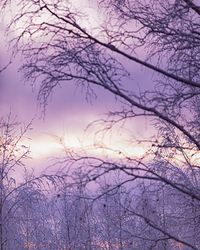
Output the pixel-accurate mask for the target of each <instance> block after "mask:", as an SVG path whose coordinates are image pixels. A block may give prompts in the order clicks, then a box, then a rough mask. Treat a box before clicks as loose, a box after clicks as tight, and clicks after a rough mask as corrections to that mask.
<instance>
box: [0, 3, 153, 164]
mask: <svg viewBox="0 0 200 250" xmlns="http://www.w3.org/2000/svg"><path fill="white" fill-rule="evenodd" d="M77 2H78V1H77ZM82 3H83V2H82ZM89 11H90V10H89ZM92 15H93V17H95V14H94V13H92ZM1 33H2V34H1V47H0V54H1V57H0V67H3V66H4V65H5V64H6V63H7V62H8V61H9V56H10V55H9V52H8V48H7V41H6V38H5V35H4V32H3V29H2V31H1ZM21 64H22V60H21V59H20V58H19V57H17V58H15V60H14V61H13V63H12V64H11V65H10V66H9V67H8V68H7V69H6V70H5V71H4V72H3V73H2V74H1V75H0V115H1V116H3V115H5V114H7V113H8V112H9V111H10V110H11V111H12V113H13V114H15V115H17V117H18V120H20V121H21V122H22V123H27V122H29V121H30V120H31V119H33V118H34V121H33V128H34V130H33V131H32V132H31V134H30V136H31V138H32V141H31V142H30V149H31V151H32V154H31V156H32V157H33V159H34V164H35V163H37V162H38V161H39V162H41V161H44V160H45V159H46V158H47V157H49V156H52V155H55V154H57V153H58V152H59V151H60V145H58V143H57V141H56V139H55V137H54V135H56V136H64V137H65V138H66V139H65V143H66V146H67V147H74V148H78V147H81V146H83V147H84V146H85V145H90V144H93V143H99V142H100V140H101V139H102V138H101V139H100V138H97V136H95V134H94V131H95V129H93V128H92V129H90V130H89V131H87V132H84V129H85V128H86V126H87V125H88V124H89V123H91V122H92V121H94V120H97V119H99V118H105V116H104V115H103V114H104V113H107V112H108V111H109V110H116V109H117V107H118V106H119V104H118V103H117V102H116V101H115V99H114V97H113V96H111V95H110V94H108V93H106V92H105V91H104V90H102V89H98V90H96V95H97V98H95V97H93V98H91V100H89V101H86V98H85V92H84V91H82V90H81V88H76V87H75V86H74V84H73V82H72V83H71V84H69V83H68V82H67V83H66V84H63V86H62V88H60V89H58V88H57V89H56V91H55V93H54V94H53V96H52V97H51V99H50V101H49V105H48V107H47V112H46V115H45V117H43V118H41V116H42V109H41V107H40V106H39V103H38V102H37V88H34V89H32V88H31V84H30V83H29V82H25V81H24V79H23V74H22V72H18V69H19V67H20V66H21ZM128 66H129V65H128ZM129 68H130V70H131V73H132V75H133V76H134V79H135V81H134V84H136V85H137V84H142V85H145V84H148V78H149V77H151V74H150V76H149V75H148V74H147V72H146V71H145V70H142V69H141V67H140V66H138V65H130V66H129ZM129 84H133V82H131V83H129ZM143 133H144V134H148V133H149V127H148V124H147V123H146V122H145V121H144V120H138V121H134V122H131V123H130V124H129V125H128V126H127V127H126V130H125V131H123V133H122V132H119V131H118V132H117V133H115V132H113V133H112V136H109V137H108V138H104V144H106V146H109V147H112V148H113V146H114V148H116V149H118V148H119V149H120V150H122V149H124V150H126V151H127V152H129V153H130V154H134V155H141V154H142V153H143V152H144V150H143V149H142V146H140V147H135V148H134V147H133V146H131V147H130V148H128V145H129V144H130V141H129V139H130V140H131V137H135V136H137V135H139V134H140V135H142V134H143ZM126 143H127V144H126ZM39 165H40V164H39Z"/></svg>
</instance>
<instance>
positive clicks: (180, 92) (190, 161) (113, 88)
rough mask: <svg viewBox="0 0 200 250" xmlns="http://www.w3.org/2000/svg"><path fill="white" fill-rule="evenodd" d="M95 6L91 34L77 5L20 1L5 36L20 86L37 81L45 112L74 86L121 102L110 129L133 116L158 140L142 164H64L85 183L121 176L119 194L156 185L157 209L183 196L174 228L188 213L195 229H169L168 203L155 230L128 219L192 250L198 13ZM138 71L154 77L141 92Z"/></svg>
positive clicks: (166, 7) (149, 5)
mask: <svg viewBox="0 0 200 250" xmlns="http://www.w3.org/2000/svg"><path fill="white" fill-rule="evenodd" d="M96 2H97V3H98V4H99V5H98V6H99V9H101V10H102V12H103V13H104V20H105V23H104V24H103V25H102V26H99V27H97V28H98V29H96V30H95V31H94V29H92V28H91V26H88V25H87V24H84V19H86V13H85V15H84V16H83V14H82V13H81V11H78V10H77V9H75V8H74V7H73V3H71V4H70V3H65V2H64V1H61V0H57V1H56V2H55V1H45V0H38V1H33V0H31V1H30V0H29V1H26V0H21V1H19V5H18V8H19V12H18V14H17V15H16V16H15V17H14V18H13V19H12V21H11V23H10V25H9V28H10V30H17V34H16V33H15V34H14V35H13V42H14V45H15V52H22V54H23V56H24V64H23V66H22V70H23V72H24V74H25V77H26V79H28V80H32V81H33V83H35V82H36V81H37V82H40V90H39V94H38V98H39V101H40V103H41V104H42V105H43V106H44V107H46V104H47V103H48V98H49V95H50V94H51V93H52V92H53V91H54V90H55V89H56V87H57V86H60V85H61V84H64V83H65V84H66V82H67V81H69V82H71V81H73V83H78V84H80V85H81V86H84V87H85V89H86V93H87V94H88V95H90V94H91V93H92V92H93V90H96V89H97V87H101V88H103V89H105V91H107V92H108V93H109V94H111V95H113V96H115V97H116V98H117V100H118V106H117V107H118V109H119V110H117V108H116V110H114V111H112V112H110V113H109V117H108V120H107V121H106V120H104V121H103V123H104V125H106V128H111V127H112V126H114V125H115V124H117V123H118V122H121V121H129V122H131V121H133V120H134V119H137V118H138V117H144V118H145V119H148V120H149V122H150V124H151V126H152V127H153V129H154V131H155V132H154V134H153V136H152V138H151V139H149V137H148V138H145V139H143V140H141V138H140V140H139V141H138V142H139V143H143V145H144V147H146V148H148V150H147V154H146V157H143V158H141V159H138V158H135V157H129V156H126V155H123V154H122V155H123V156H124V157H122V158H121V160H113V159H98V158H95V157H90V156H84V157H80V156H77V155H76V154H74V155H73V154H71V152H70V154H69V155H68V159H67V160H66V162H67V163H68V164H71V163H75V164H76V166H78V167H81V168H82V167H83V166H86V165H87V173H86V174H85V182H90V181H94V180H96V179H98V178H100V177H101V176H102V175H106V174H108V173H111V172H114V171H116V170H119V171H121V172H122V174H123V180H122V181H121V183H120V184H119V185H121V186H123V185H125V184H126V183H132V185H133V187H136V186H137V185H135V182H137V181H138V180H143V181H145V182H147V183H153V184H154V183H159V184H160V185H161V187H162V188H161V190H162V191H161V193H162V195H163V196H162V197H163V198H162V200H163V201H164V200H167V198H166V194H169V193H173V195H172V197H171V201H170V202H171V203H170V204H173V202H175V201H176V198H177V197H179V200H180V203H178V204H177V209H175V210H174V211H173V212H174V214H175V215H177V216H178V218H179V220H181V216H180V214H184V216H185V218H184V221H185V222H186V221H187V220H189V215H188V214H187V211H188V210H187V209H188V207H190V206H189V205H188V204H192V207H193V208H195V209H194V210H195V212H194V213H193V214H192V217H193V219H192V221H193V222H195V223H194V224H193V223H192V222H191V227H190V228H189V229H188V230H185V232H184V233H180V232H179V231H178V228H177V230H176V231H174V230H173V227H174V224H175V222H173V220H170V219H169V220H168V213H169V211H170V209H172V207H173V206H171V208H169V207H168V206H167V203H162V207H163V216H164V217H162V221H160V222H159V223H157V222H158V221H156V217H153V218H151V217H149V215H144V214H143V213H140V212H138V211H136V210H135V209H132V213H134V215H135V216H137V217H138V218H140V219H141V220H143V222H144V223H145V224H146V225H148V226H149V227H151V228H154V229H155V230H156V231H157V232H158V233H159V234H161V236H162V237H164V239H165V241H168V242H170V241H173V242H176V244H181V245H183V246H185V247H186V248H187V249H188V248H189V249H198V248H199V247H200V239H198V236H197V235H195V234H192V236H187V237H186V234H187V232H186V231H190V230H191V228H193V230H194V228H196V226H195V225H197V224H196V223H197V222H196V221H198V218H199V211H197V210H198V204H199V202H200V191H199V185H200V183H199V173H200V172H199V160H198V159H199V157H198V155H199V150H200V141H199V138H200V137H199V127H200V123H199V117H200V111H199V103H200V102H199V93H200V92H199V89H200V81H199V79H200V70H199V69H200V65H199V57H200V49H199V48H200V25H199V21H200V6H199V5H198V3H197V1H192V0H174V1H171V0H166V1H161V0H152V1H151V0H149V1H138V0H121V1H119V0H101V1H96ZM21 24H23V25H21ZM136 64H139V65H140V66H141V67H144V68H145V72H146V74H147V75H148V76H150V77H149V78H148V83H147V84H146V85H145V84H142V83H141V88H139V90H136V87H135V85H136V84H135V82H134V80H133V78H134V73H133V72H132V70H131V68H133V67H135V65H136ZM152 74H153V76H152ZM138 81H139V79H138ZM127 83H128V84H127ZM142 89H144V90H142ZM145 145H146V146H145ZM119 154H121V152H119ZM85 171H86V170H85ZM158 186H159V185H158ZM112 188H116V186H115V187H112ZM136 190H137V189H136ZM166 190H167V192H166ZM183 204H184V205H183ZM194 210H193V211H194ZM166 214H167V215H166ZM190 221H191V220H190ZM160 223H161V224H160ZM167 224H168V226H166V225H167ZM190 235H191V234H190ZM194 238H195V240H194ZM170 247H171V246H170ZM163 249H167V243H166V244H165V245H163ZM168 249H169V247H168Z"/></svg>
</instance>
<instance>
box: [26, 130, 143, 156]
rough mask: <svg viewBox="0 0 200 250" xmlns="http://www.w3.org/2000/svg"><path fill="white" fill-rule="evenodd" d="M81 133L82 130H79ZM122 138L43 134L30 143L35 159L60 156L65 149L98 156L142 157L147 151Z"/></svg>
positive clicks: (141, 146)
mask: <svg viewBox="0 0 200 250" xmlns="http://www.w3.org/2000/svg"><path fill="white" fill-rule="evenodd" d="M79 133H80V132H79ZM120 141H121V138H117V136H116V137H115V140H114V141H112V142H111V141H109V140H104V141H103V142H102V141H97V140H95V141H94V140H93V137H92V136H91V137H88V136H85V137H84V138H82V139H80V137H76V136H75V135H74V134H71V135H67V136H64V137H63V138H59V137H56V136H41V137H39V138H34V140H33V141H32V142H31V143H30V151H31V157H32V158H33V159H36V160H38V159H44V158H48V157H54V156H59V155H61V154H62V153H63V152H64V149H67V150H70V151H71V150H72V151H75V152H80V153H84V154H86V155H91V156H97V157H104V156H106V157H111V158H123V157H130V158H131V157H134V158H135V157H136V158H138V157H142V156H143V155H144V154H145V152H146V149H145V146H143V145H136V144H135V145H131V146H130V145H127V144H126V143H125V142H120Z"/></svg>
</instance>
